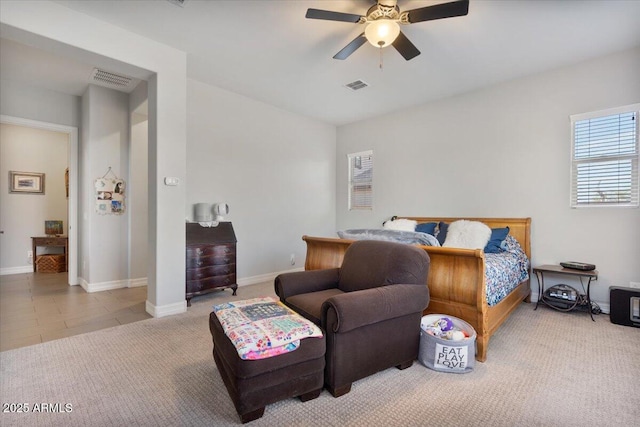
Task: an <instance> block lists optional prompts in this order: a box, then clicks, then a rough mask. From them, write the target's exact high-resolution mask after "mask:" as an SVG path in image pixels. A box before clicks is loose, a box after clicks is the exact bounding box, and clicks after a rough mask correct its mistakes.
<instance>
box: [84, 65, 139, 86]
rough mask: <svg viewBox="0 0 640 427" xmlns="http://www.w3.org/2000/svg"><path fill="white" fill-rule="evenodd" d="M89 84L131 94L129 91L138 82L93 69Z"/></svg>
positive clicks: (130, 78)
mask: <svg viewBox="0 0 640 427" xmlns="http://www.w3.org/2000/svg"><path fill="white" fill-rule="evenodd" d="M90 83H94V84H97V85H100V86H104V87H108V88H111V89H116V90H119V91H122V92H131V90H133V89H134V88H135V87H136V86H137V84H138V83H139V80H138V79H134V78H132V77H127V76H123V75H121V74H115V73H112V72H110V71H105V70H101V69H99V68H94V69H93V72H92V73H91V81H90Z"/></svg>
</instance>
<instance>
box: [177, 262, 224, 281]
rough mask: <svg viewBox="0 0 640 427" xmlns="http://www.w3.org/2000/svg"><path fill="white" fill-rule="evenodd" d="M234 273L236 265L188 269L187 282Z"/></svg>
mask: <svg viewBox="0 0 640 427" xmlns="http://www.w3.org/2000/svg"><path fill="white" fill-rule="evenodd" d="M235 273H236V264H235V263H231V264H221V265H212V266H208V267H202V268H188V269H187V280H200V279H205V278H207V277H214V276H228V275H229V274H235Z"/></svg>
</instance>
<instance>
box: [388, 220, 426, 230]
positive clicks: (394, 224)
mask: <svg viewBox="0 0 640 427" xmlns="http://www.w3.org/2000/svg"><path fill="white" fill-rule="evenodd" d="M416 225H418V221H414V220H412V219H403V218H400V219H396V220H394V221H387V222H385V223H384V224H383V225H382V228H386V229H387V230H399V231H416Z"/></svg>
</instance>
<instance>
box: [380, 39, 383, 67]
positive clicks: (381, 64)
mask: <svg viewBox="0 0 640 427" xmlns="http://www.w3.org/2000/svg"><path fill="white" fill-rule="evenodd" d="M382 43H383V42H380V43H379V46H380V71H382V66H383V62H382Z"/></svg>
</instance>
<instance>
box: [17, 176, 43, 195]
mask: <svg viewBox="0 0 640 427" xmlns="http://www.w3.org/2000/svg"><path fill="white" fill-rule="evenodd" d="M9 192H10V193H29V194H44V174H43V173H36V172H16V171H9Z"/></svg>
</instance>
